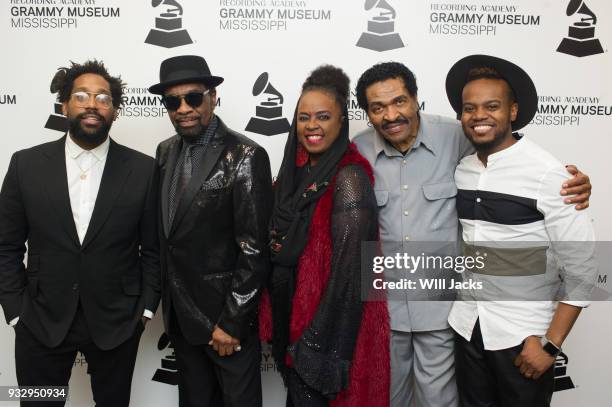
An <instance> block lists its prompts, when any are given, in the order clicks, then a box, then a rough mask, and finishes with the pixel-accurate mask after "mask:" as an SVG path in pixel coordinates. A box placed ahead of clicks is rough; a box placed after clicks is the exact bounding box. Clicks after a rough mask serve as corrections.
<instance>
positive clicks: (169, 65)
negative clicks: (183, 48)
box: [149, 55, 223, 95]
mask: <svg viewBox="0 0 612 407" xmlns="http://www.w3.org/2000/svg"><path fill="white" fill-rule="evenodd" d="M222 82H223V78H222V77H220V76H214V75H211V74H210V69H209V68H208V64H207V63H206V60H205V59H204V58H202V57H200V56H197V55H180V56H177V57H172V58H168V59H166V60H164V61H162V63H161V66H160V67H159V83H158V84H157V85H153V86H151V87H150V88H149V92H151V93H153V94H156V95H162V94H163V93H164V91H165V90H166V89H168V88H169V87H171V86H174V85H180V84H183V83H203V84H204V85H206V86H208V87H209V88H214V87H216V86H217V85H220V84H221V83H222Z"/></svg>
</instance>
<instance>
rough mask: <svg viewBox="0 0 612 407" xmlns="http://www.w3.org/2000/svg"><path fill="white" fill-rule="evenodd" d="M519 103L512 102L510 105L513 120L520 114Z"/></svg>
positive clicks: (511, 119)
mask: <svg viewBox="0 0 612 407" xmlns="http://www.w3.org/2000/svg"><path fill="white" fill-rule="evenodd" d="M518 109H519V105H518V103H516V102H513V103H512V106H510V121H511V122H513V121H515V120H516V116H517V115H518Z"/></svg>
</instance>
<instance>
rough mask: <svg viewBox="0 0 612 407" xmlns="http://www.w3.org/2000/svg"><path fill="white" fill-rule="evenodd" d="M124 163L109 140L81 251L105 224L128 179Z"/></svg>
mask: <svg viewBox="0 0 612 407" xmlns="http://www.w3.org/2000/svg"><path fill="white" fill-rule="evenodd" d="M126 163H127V157H126V156H125V155H124V154H123V152H122V151H121V150H120V148H119V146H118V145H117V143H115V142H114V141H113V140H110V146H109V149H108V155H107V157H106V164H105V165H104V172H102V181H101V182H100V189H99V190H98V196H97V197H96V204H95V205H94V210H93V212H92V214H91V220H90V221H89V227H88V228H87V233H86V234H85V237H84V238H83V245H82V248H83V249H84V248H85V247H87V245H89V243H91V241H92V240H93V239H94V237H95V236H96V235H97V234H98V232H99V231H100V229H101V227H102V225H104V222H106V219H107V218H108V215H110V213H111V210H112V209H113V205H114V203H115V201H116V200H117V196H118V195H119V192H121V190H122V189H123V185H125V182H126V181H127V179H128V178H129V176H130V173H131V169H130V168H129V167H128V166H127V165H126Z"/></svg>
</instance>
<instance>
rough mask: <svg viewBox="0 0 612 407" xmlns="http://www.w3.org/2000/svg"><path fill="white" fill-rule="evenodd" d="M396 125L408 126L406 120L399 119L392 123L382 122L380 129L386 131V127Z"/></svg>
mask: <svg viewBox="0 0 612 407" xmlns="http://www.w3.org/2000/svg"><path fill="white" fill-rule="evenodd" d="M398 124H408V120H406V119H403V118H400V119H397V120H394V121H392V122H391V121H389V120H384V119H383V121H382V128H383V129H386V128H387V127H391V126H397V125H398Z"/></svg>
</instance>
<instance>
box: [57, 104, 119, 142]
mask: <svg viewBox="0 0 612 407" xmlns="http://www.w3.org/2000/svg"><path fill="white" fill-rule="evenodd" d="M92 114H94V115H97V116H98V119H99V120H100V126H98V128H97V129H95V130H88V129H85V128H84V127H83V126H82V125H81V120H82V119H83V117H84V116H86V115H92ZM112 125H113V122H112V120H106V119H105V118H104V117H103V116H101V115H99V114H96V113H91V112H87V113H81V114H79V115H77V116H76V117H69V118H68V128H69V130H70V134H71V135H72V137H73V138H75V139H76V140H80V141H82V142H84V143H86V144H90V145H99V144H102V142H104V140H106V138H107V137H108V132H109V131H110V128H111V126H112Z"/></svg>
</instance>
